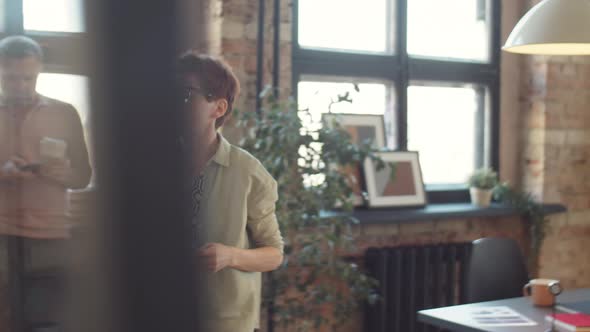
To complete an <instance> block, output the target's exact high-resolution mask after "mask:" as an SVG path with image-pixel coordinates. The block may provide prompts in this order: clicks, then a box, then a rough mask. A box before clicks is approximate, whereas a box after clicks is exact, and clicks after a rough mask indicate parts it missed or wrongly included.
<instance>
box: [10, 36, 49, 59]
mask: <svg viewBox="0 0 590 332" xmlns="http://www.w3.org/2000/svg"><path fill="white" fill-rule="evenodd" d="M29 56H32V57H35V58H36V59H37V60H39V62H42V61H43V49H42V48H41V46H40V45H39V44H38V43H37V42H36V41H34V40H33V39H31V38H29V37H25V36H10V37H6V38H4V39H2V40H0V59H7V58H8V59H21V58H26V57H29Z"/></svg>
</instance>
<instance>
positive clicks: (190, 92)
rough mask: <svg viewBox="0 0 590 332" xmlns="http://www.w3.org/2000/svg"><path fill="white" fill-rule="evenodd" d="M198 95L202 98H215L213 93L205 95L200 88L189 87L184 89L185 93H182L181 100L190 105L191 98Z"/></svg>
mask: <svg viewBox="0 0 590 332" xmlns="http://www.w3.org/2000/svg"><path fill="white" fill-rule="evenodd" d="M197 94H200V95H201V96H203V97H205V98H206V99H209V98H211V97H213V95H212V94H211V93H204V92H203V89H202V88H200V87H193V86H188V87H185V88H184V91H183V92H182V95H181V100H182V101H184V103H185V104H188V103H189V102H190V100H191V98H192V97H193V96H195V95H197Z"/></svg>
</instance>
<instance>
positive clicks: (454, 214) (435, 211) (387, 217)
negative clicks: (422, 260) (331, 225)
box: [323, 203, 567, 224]
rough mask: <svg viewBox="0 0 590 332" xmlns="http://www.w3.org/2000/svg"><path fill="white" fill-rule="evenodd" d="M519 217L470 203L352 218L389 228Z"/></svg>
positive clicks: (357, 213)
mask: <svg viewBox="0 0 590 332" xmlns="http://www.w3.org/2000/svg"><path fill="white" fill-rule="evenodd" d="M543 210H544V212H545V215H551V214H556V213H562V212H565V211H567V209H566V207H565V206H563V205H561V204H543ZM338 214H339V213H338V212H326V213H323V215H324V216H325V217H330V216H336V215H338ZM518 214H519V213H518V211H517V210H516V209H515V208H513V207H510V206H507V205H503V204H499V203H492V205H491V206H490V207H487V208H480V207H477V206H475V205H472V204H471V203H452V204H429V205H427V206H425V207H422V208H371V209H368V208H356V209H355V210H354V211H353V213H352V216H353V217H355V218H357V219H358V220H359V221H360V223H361V224H391V223H405V222H414V221H427V220H435V219H436V220H441V219H457V218H494V217H508V216H517V215H518Z"/></svg>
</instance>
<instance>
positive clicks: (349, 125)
mask: <svg viewBox="0 0 590 332" xmlns="http://www.w3.org/2000/svg"><path fill="white" fill-rule="evenodd" d="M334 121H336V122H338V123H339V124H340V126H342V128H343V129H344V130H346V131H347V132H348V133H349V134H350V136H351V139H352V143H354V144H357V145H360V144H361V143H362V142H363V141H364V140H366V139H372V142H373V144H372V148H373V149H374V150H381V149H384V148H385V142H386V137H385V120H384V118H383V115H378V114H348V113H324V114H322V123H323V125H327V126H330V127H331V126H333V123H334ZM340 171H341V172H342V173H343V174H344V175H345V176H346V177H347V178H349V179H350V180H349V185H350V187H351V188H352V192H353V202H352V205H353V206H355V207H358V206H363V205H365V198H364V196H365V195H364V194H363V193H364V185H363V176H362V167H361V164H360V163H359V164H358V165H350V166H346V167H341V168H340Z"/></svg>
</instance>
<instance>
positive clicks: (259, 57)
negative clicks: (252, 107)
mask: <svg viewBox="0 0 590 332" xmlns="http://www.w3.org/2000/svg"><path fill="white" fill-rule="evenodd" d="M265 17H266V4H265V0H259V1H258V39H257V45H256V112H257V113H258V114H260V112H262V109H261V108H262V100H261V99H260V94H261V93H262V85H263V79H264V21H265Z"/></svg>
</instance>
